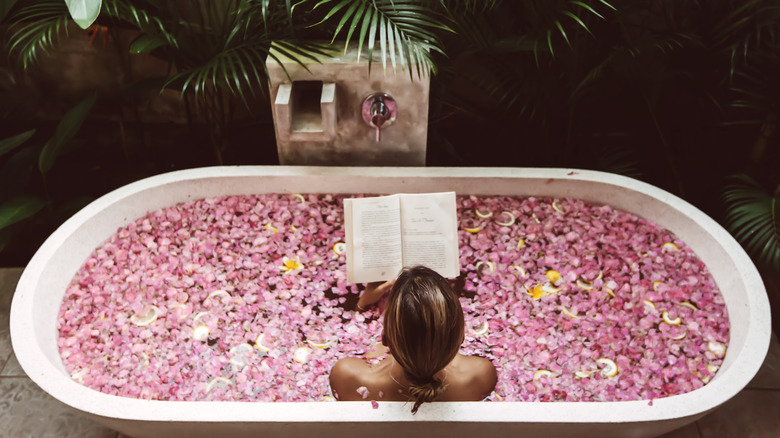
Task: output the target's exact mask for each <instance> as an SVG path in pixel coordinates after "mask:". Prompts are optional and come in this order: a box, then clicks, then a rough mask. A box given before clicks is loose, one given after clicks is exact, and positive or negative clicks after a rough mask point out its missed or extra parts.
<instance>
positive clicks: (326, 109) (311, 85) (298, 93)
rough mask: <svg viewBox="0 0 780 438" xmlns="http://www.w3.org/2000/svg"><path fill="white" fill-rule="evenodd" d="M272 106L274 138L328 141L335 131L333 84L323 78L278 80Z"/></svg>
mask: <svg viewBox="0 0 780 438" xmlns="http://www.w3.org/2000/svg"><path fill="white" fill-rule="evenodd" d="M274 110H275V112H276V115H275V117H276V133H277V136H278V139H281V140H292V141H315V142H321V141H330V140H332V139H333V138H334V136H335V135H336V122H337V118H336V84H335V83H333V82H323V81H293V82H292V83H287V84H280V85H279V89H278V90H277V94H276V100H275V101H274Z"/></svg>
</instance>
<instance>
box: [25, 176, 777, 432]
mask: <svg viewBox="0 0 780 438" xmlns="http://www.w3.org/2000/svg"><path fill="white" fill-rule="evenodd" d="M442 190H455V191H457V192H458V193H459V194H507V195H510V194H511V195H529V196H531V195H533V196H555V197H574V198H580V199H584V200H588V201H593V202H597V203H609V204H611V205H613V206H615V207H617V208H620V209H624V210H627V211H630V212H632V213H634V214H637V215H639V216H642V217H645V218H647V219H649V220H651V221H654V222H656V223H658V224H660V225H661V226H663V227H666V228H668V229H669V230H671V231H672V232H674V233H675V234H677V235H678V236H679V237H680V238H681V239H683V240H684V241H685V242H686V243H687V244H688V245H689V246H690V247H691V248H692V249H693V250H694V251H695V252H696V253H697V254H698V255H699V257H700V258H701V259H702V260H703V261H704V262H705V263H706V264H707V266H708V267H709V269H710V270H711V272H712V274H713V276H714V278H715V281H716V282H717V284H718V286H719V287H720V289H721V291H722V292H723V295H724V297H725V301H726V305H727V307H728V312H729V317H730V319H731V342H730V345H729V349H728V352H727V354H726V357H725V359H724V362H723V365H722V366H721V368H720V370H719V371H718V373H717V375H716V376H715V378H714V379H713V380H712V381H711V382H710V383H709V384H708V385H706V386H704V387H703V388H701V389H698V390H696V391H693V392H690V393H687V394H683V395H677V396H673V397H669V398H663V399H657V400H655V401H654V402H653V404H652V406H650V405H649V404H648V401H631V402H587V403H570V402H555V403H541V402H535V403H521V402H495V403H482V402H448V403H444V402H442V403H431V404H426V405H423V406H422V407H421V408H420V411H419V412H418V413H417V415H415V416H412V415H411V414H410V408H409V405H408V404H404V403H401V402H382V403H380V407H379V409H372V407H371V404H370V403H369V402H368V401H365V402H339V403H333V402H330V403H327V402H306V403H242V402H171V401H148V400H137V399H130V398H123V397H117V396H112V395H107V394H103V393H100V392H97V391H94V390H92V389H89V388H86V387H84V386H81V385H79V384H78V383H76V382H74V381H73V380H71V378H70V376H69V375H68V374H67V373H66V372H65V369H64V366H63V365H62V362H61V359H60V356H59V353H58V350H57V342H56V341H57V329H56V319H57V311H58V309H59V306H60V302H61V300H62V298H63V295H64V292H65V288H66V285H67V284H68V282H69V281H70V280H71V278H72V277H73V275H74V274H75V273H76V271H77V270H78V269H79V268H80V266H81V264H82V263H83V262H84V260H86V258H87V256H88V255H89V254H90V253H91V252H92V251H93V249H94V248H96V247H97V246H98V245H99V244H101V243H102V242H103V241H104V240H105V239H106V238H108V237H109V236H110V235H111V234H113V233H114V232H115V231H116V230H117V228H118V227H121V226H124V225H126V224H127V223H129V222H130V221H133V220H134V219H136V218H138V217H140V216H142V215H144V214H145V213H147V212H148V211H151V210H156V209H159V208H162V207H166V206H171V205H174V204H176V203H178V202H182V201H187V200H194V199H198V198H203V197H213V196H221V195H238V194H252V193H267V192H277V193H296V192H309V193H311V192H323V193H350V192H353V193H355V192H362V193H394V192H425V191H442ZM770 331H771V328H770V314H769V304H768V300H767V297H766V292H765V289H764V286H763V283H762V282H761V278H760V277H759V274H758V272H757V271H756V269H755V267H754V266H753V264H752V263H751V261H750V259H749V258H748V256H747V255H746V254H745V252H744V251H743V250H742V248H741V247H740V246H739V244H737V242H736V241H735V240H734V239H733V238H732V237H731V236H730V235H729V234H728V233H727V232H726V231H725V230H724V229H723V228H721V227H720V226H719V225H718V224H717V223H716V222H715V221H713V220H712V219H711V218H709V217H708V216H706V215H705V214H703V213H702V212H701V211H699V210H698V209H696V208H695V207H693V206H691V205H690V204H688V203H686V202H685V201H682V200H681V199H679V198H677V197H675V196H673V195H671V194H669V193H667V192H665V191H663V190H660V189H658V188H656V187H653V186H650V185H647V184H645V183H642V182H639V181H636V180H633V179H629V178H625V177H621V176H617V175H612V174H606V173H601V172H592V171H582V170H571V169H520V168H514V169H508V168H500V169H497V168H490V169H484V168H338V167H327V168H325V167H284V166H273V167H213V168H203V169H193V170H185V171H179V172H173V173H168V174H164V175H159V176H155V177H152V178H148V179H145V180H141V181H138V182H135V183H133V184H130V185H127V186H125V187H122V188H120V189H117V190H115V191H113V192H111V193H109V194H107V195H105V196H103V197H101V198H100V199H98V200H96V201H95V202H93V203H92V204H90V205H89V206H87V207H86V208H84V209H83V210H82V211H80V212H79V213H77V214H76V215H75V216H73V217H72V218H71V219H69V220H68V221H67V222H65V223H64V224H63V225H62V226H61V227H60V228H59V229H58V230H57V231H56V232H54V233H53V234H52V235H51V236H50V237H49V239H48V240H46V242H45V243H44V244H43V245H42V246H41V248H40V249H39V250H38V252H37V253H36V254H35V256H34V257H33V259H32V260H31V261H30V263H29V265H28V266H27V268H26V269H25V270H24V273H23V274H22V277H21V279H20V280H19V283H18V286H17V289H16V294H15V296H14V299H13V305H12V308H11V338H12V342H13V348H14V351H15V352H16V355H17V357H18V359H19V363H20V364H21V365H22V367H23V368H24V370H25V372H26V373H27V374H28V375H29V376H30V378H32V380H33V381H35V383H37V384H38V385H39V386H40V387H41V388H43V389H44V390H45V391H46V392H48V393H49V394H51V395H52V396H54V397H55V398H57V399H58V400H60V401H62V402H63V403H65V404H67V405H69V406H71V407H72V408H75V409H76V410H79V411H82V412H84V413H85V414H86V415H88V416H89V417H90V418H93V419H94V420H96V421H98V422H100V423H102V424H104V425H106V426H108V427H110V428H113V429H116V430H119V431H121V432H123V433H125V434H127V435H129V436H132V437H138V438H140V437H166V438H174V437H187V438H190V437H213V436H217V437H220V438H226V437H233V436H241V437H244V436H246V437H254V436H264V437H265V436H287V437H292V436H310V437H321V436H334V437H336V436H338V437H346V436H371V437H381V436H405V435H407V434H410V435H414V436H426V437H448V438H451V437H456V436H542V435H544V436H547V435H550V436H582V437H599V438H603V437H613V436H614V437H651V436H657V435H660V434H663V433H665V432H668V431H670V430H673V429H676V428H678V427H681V426H684V425H685V424H687V423H690V422H692V421H695V420H696V419H698V418H700V417H701V416H703V415H705V414H706V413H707V412H709V411H710V410H712V409H714V408H716V407H717V406H719V405H720V404H722V403H724V402H725V401H727V400H728V399H730V398H731V397H733V396H734V395H735V394H737V392H739V391H740V390H741V389H742V388H743V387H744V386H745V385H747V384H748V382H749V381H750V380H751V378H752V377H753V376H754V375H755V373H756V372H757V371H758V368H759V367H760V365H761V363H762V362H763V360H764V357H765V355H766V352H767V349H768V345H769V338H770Z"/></svg>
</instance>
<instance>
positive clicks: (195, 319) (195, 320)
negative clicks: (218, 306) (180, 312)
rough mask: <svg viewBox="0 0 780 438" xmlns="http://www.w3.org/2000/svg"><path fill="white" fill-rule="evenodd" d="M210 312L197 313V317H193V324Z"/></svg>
mask: <svg viewBox="0 0 780 438" xmlns="http://www.w3.org/2000/svg"><path fill="white" fill-rule="evenodd" d="M208 314H209V312H198V313H196V314H195V317H194V318H192V322H193V324H194V323H196V322H198V320H199V319H201V318H203V317H204V316H206V315H208Z"/></svg>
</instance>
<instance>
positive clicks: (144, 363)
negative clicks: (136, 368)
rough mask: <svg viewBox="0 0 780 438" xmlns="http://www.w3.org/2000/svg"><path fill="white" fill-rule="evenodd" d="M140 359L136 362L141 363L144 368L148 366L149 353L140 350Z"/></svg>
mask: <svg viewBox="0 0 780 438" xmlns="http://www.w3.org/2000/svg"><path fill="white" fill-rule="evenodd" d="M141 359H142V360H139V361H138V364H139V365H141V366H142V367H144V368H146V367H148V366H149V355H148V354H146V352H144V351H142V352H141Z"/></svg>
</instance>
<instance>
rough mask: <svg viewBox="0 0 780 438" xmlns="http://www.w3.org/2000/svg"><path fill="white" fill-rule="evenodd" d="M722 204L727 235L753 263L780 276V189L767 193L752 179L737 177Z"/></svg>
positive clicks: (732, 179) (729, 185)
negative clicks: (739, 244)
mask: <svg viewBox="0 0 780 438" xmlns="http://www.w3.org/2000/svg"><path fill="white" fill-rule="evenodd" d="M723 200H724V203H725V205H726V209H727V212H726V217H725V222H726V226H727V227H728V229H729V231H730V232H731V233H732V234H733V235H734V237H735V238H736V239H737V240H738V241H739V242H740V243H741V244H742V246H744V247H745V249H746V250H747V251H748V253H750V254H751V255H752V256H753V257H754V259H755V260H757V261H758V262H759V263H760V264H763V265H764V266H766V267H768V268H770V269H773V270H774V271H775V272H777V273H780V185H778V187H777V189H776V190H775V193H770V192H769V191H768V190H766V189H765V188H764V187H763V186H762V185H761V184H759V183H758V182H757V181H756V180H755V179H753V178H752V177H750V176H748V175H746V174H737V175H734V176H732V177H731V178H730V181H729V183H728V184H727V185H726V189H725V191H724V195H723Z"/></svg>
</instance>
